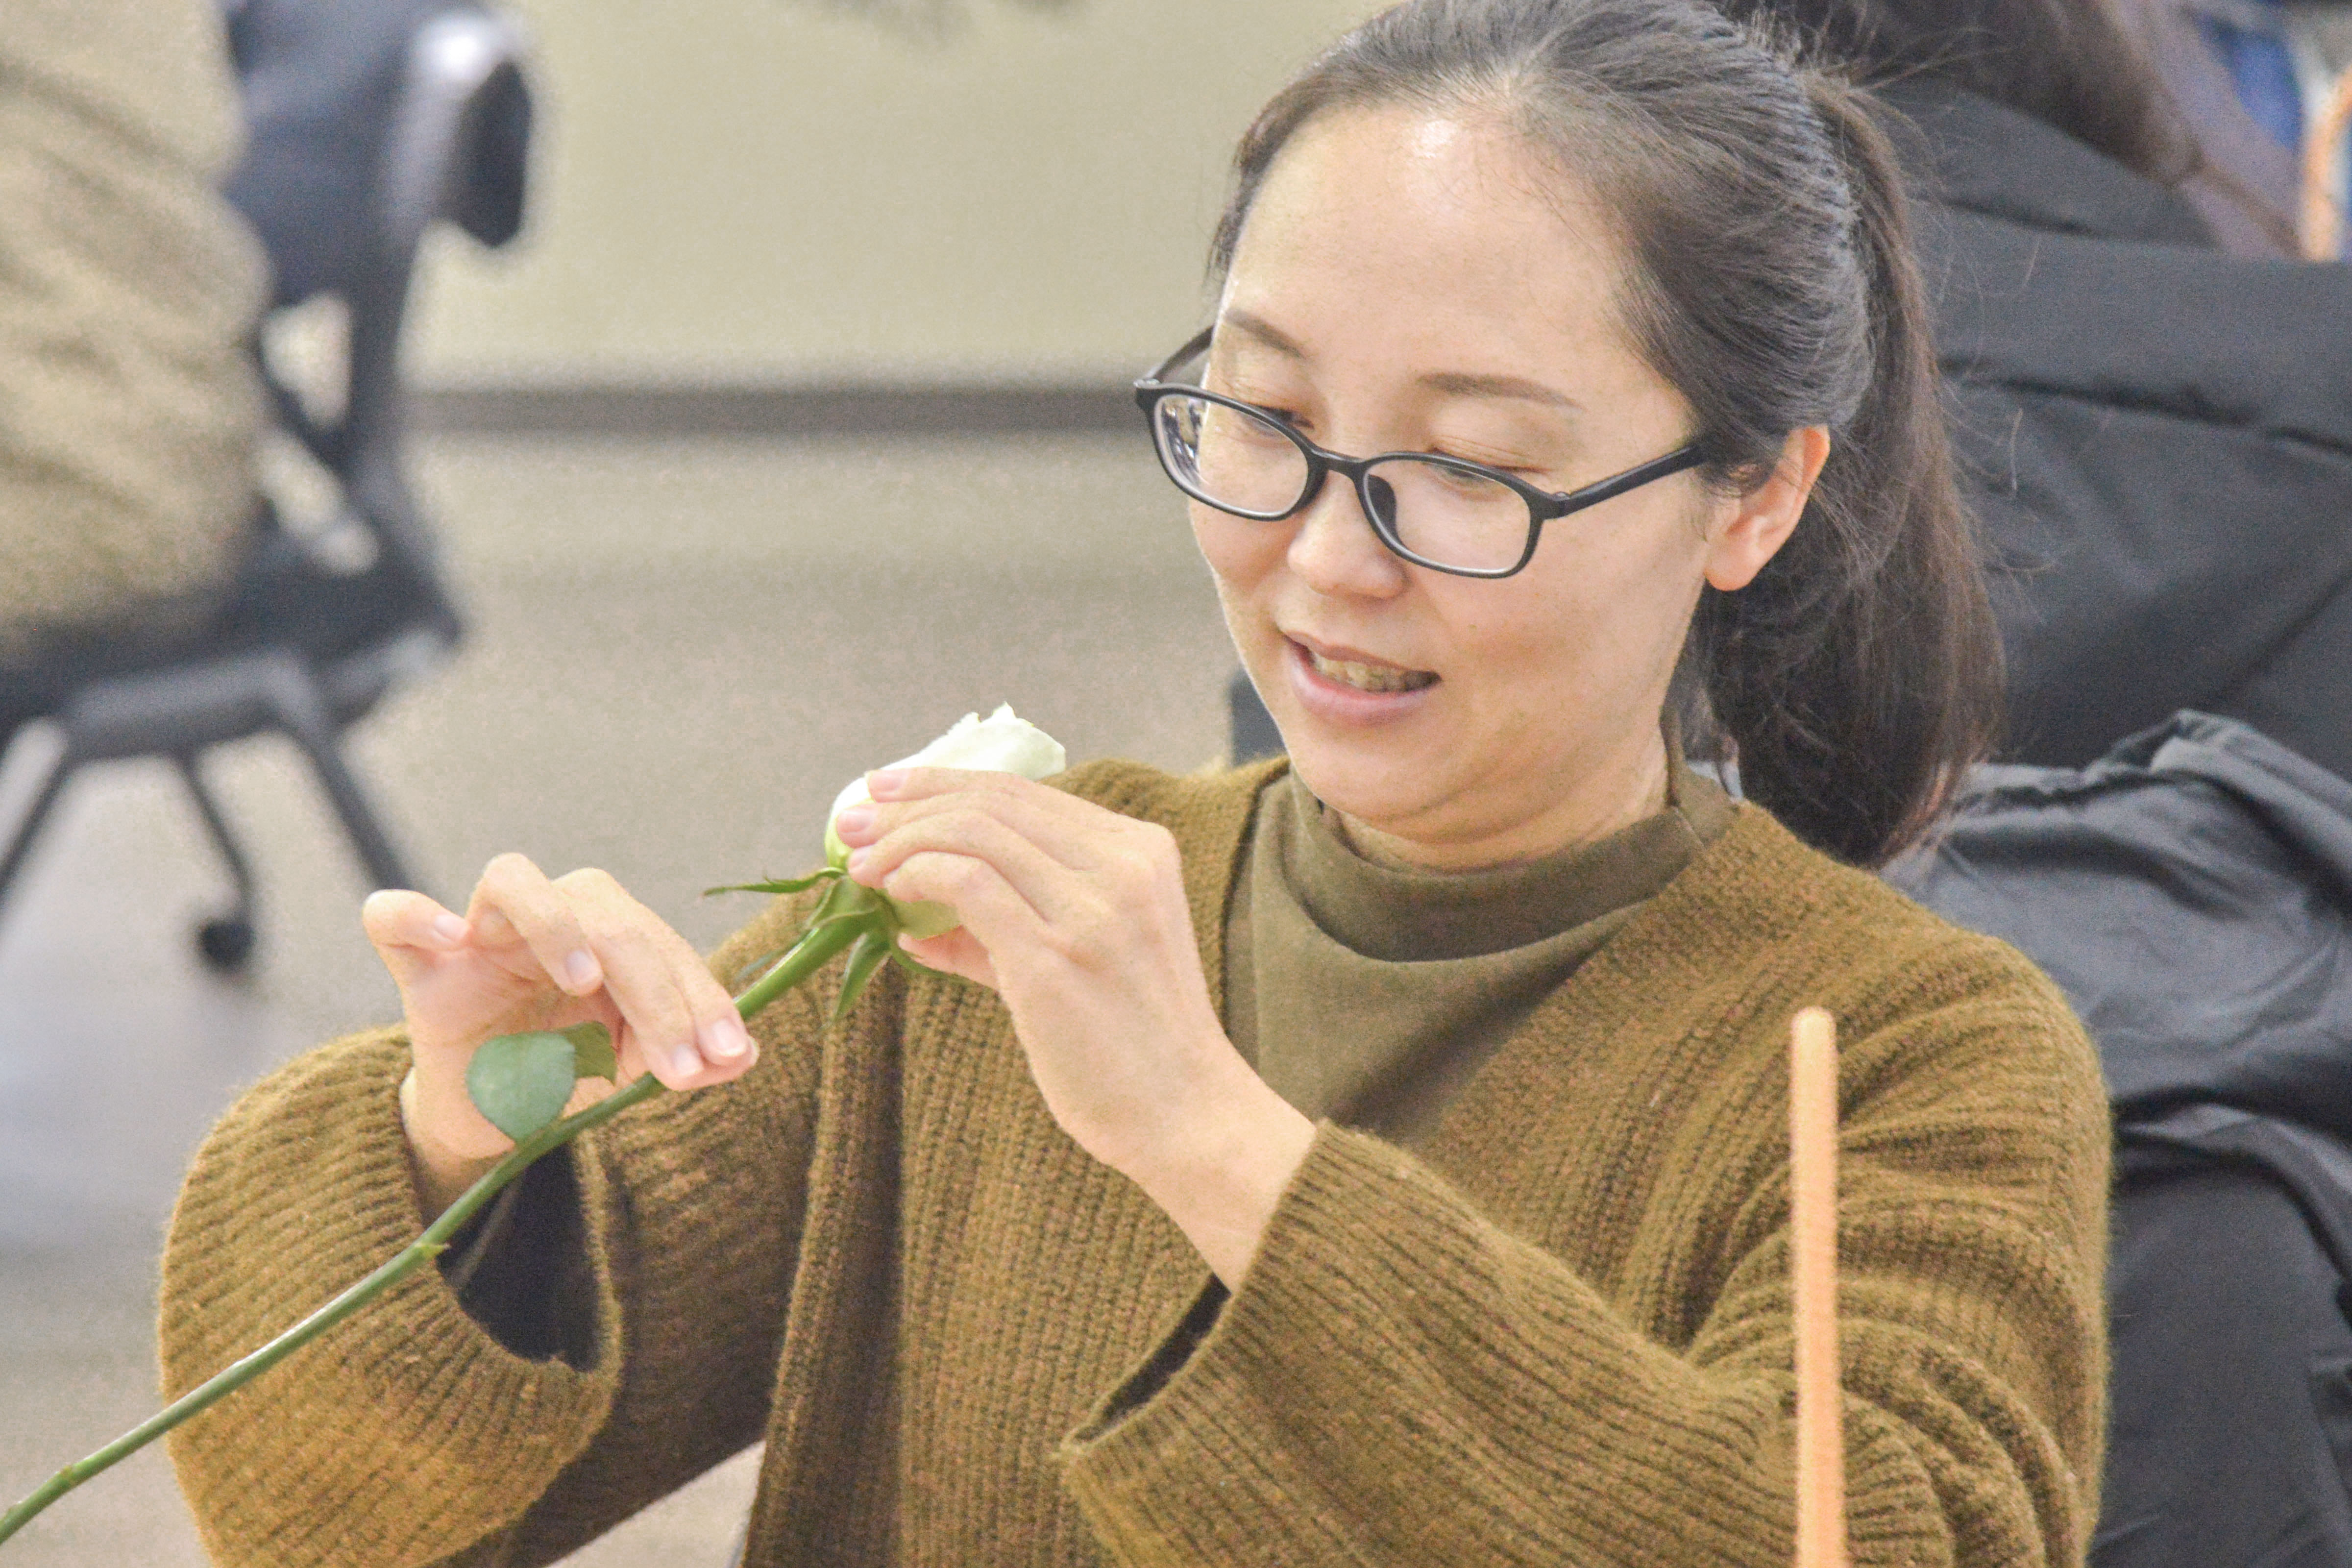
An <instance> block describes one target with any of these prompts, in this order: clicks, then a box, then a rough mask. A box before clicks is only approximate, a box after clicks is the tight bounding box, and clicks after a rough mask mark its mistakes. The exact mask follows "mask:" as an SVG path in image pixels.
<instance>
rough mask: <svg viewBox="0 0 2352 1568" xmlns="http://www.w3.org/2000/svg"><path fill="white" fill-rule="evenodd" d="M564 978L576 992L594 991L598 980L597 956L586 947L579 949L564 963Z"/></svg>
mask: <svg viewBox="0 0 2352 1568" xmlns="http://www.w3.org/2000/svg"><path fill="white" fill-rule="evenodd" d="M563 977H564V979H566V980H567V981H569V982H571V984H572V989H573V990H574V991H593V990H594V989H595V988H596V981H597V979H598V971H597V968H596V955H595V954H594V953H593V952H589V951H588V950H587V949H586V948H584V947H583V948H580V949H578V950H577V951H575V952H573V953H572V956H571V957H569V958H567V959H565V960H564V961H563Z"/></svg>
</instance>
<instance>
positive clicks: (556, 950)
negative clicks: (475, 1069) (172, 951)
mask: <svg viewBox="0 0 2352 1568" xmlns="http://www.w3.org/2000/svg"><path fill="white" fill-rule="evenodd" d="M361 919H362V923H363V924H364V925H365V926H366V928H367V934H368V940H369V941H370V942H373V943H374V944H375V950H376V952H377V954H378V955H379V956H381V957H382V958H383V963H384V967H385V968H387V969H389V970H390V971H391V972H392V978H393V982H394V984H396V985H398V986H399V988H400V1000H401V1005H402V1007H403V1009H404V1011H405V1012H406V1014H407V1020H408V1039H409V1048H410V1053H411V1064H412V1065H411V1067H410V1069H409V1075H408V1079H407V1080H406V1081H405V1082H404V1083H403V1084H402V1085H401V1091H400V1104H401V1117H402V1121H403V1122H404V1125H405V1126H406V1128H407V1131H408V1142H409V1147H410V1150H411V1152H413V1154H414V1155H415V1162H416V1172H417V1177H418V1186H419V1194H418V1195H419V1196H420V1197H421V1198H422V1199H423V1200H424V1204H425V1209H426V1211H427V1215H428V1217H430V1215H437V1214H438V1213H439V1212H440V1211H441V1210H443V1209H445V1208H446V1207H447V1206H448V1205H449V1204H450V1203H451V1202H453V1201H455V1200H456V1198H457V1195H458V1194H460V1193H462V1192H464V1191H465V1189H466V1188H467V1186H469V1185H471V1184H473V1182H474V1181H476V1180H477V1179H478V1178H479V1177H480V1176H481V1174H482V1173H484V1172H485V1171H487V1170H488V1168H489V1167H490V1166H491V1165H493V1164H495V1163H497V1162H498V1160H499V1157H500V1156H501V1155H503V1154H505V1153H506V1152H507V1151H508V1150H509V1149H511V1148H513V1147H514V1141H513V1140H512V1139H510V1138H509V1137H507V1135H506V1134H505V1133H503V1132H500V1131H499V1130H498V1129H497V1128H496V1127H493V1126H492V1125H490V1123H489V1121H488V1120H487V1119H486V1118H485V1117H484V1116H483V1115H482V1113H481V1112H480V1111H478V1110H475V1109H474V1102H473V1100H472V1099H471V1098H470V1097H469V1096H468V1095H467V1092H466V1069H467V1066H468V1065H469V1064H470V1063H471V1062H472V1061H473V1058H474V1052H475V1050H476V1049H477V1048H478V1047H480V1046H481V1044H482V1042H483V1041H485V1040H488V1039H490V1038H492V1037H496V1036H499V1035H505V1034H511V1033H514V1032H515V1031H517V1030H522V1029H562V1028H567V1027H569V1026H572V1025H573V1024H577V1023H582V1022H584V1021H586V1020H589V1019H593V1020H595V1021H597V1022H599V1023H602V1024H604V1026H606V1027H607V1028H609V1029H611V1030H612V1032H613V1044H614V1050H615V1052H616V1054H617V1056H618V1058H619V1061H620V1081H621V1082H622V1083H626V1082H628V1081H629V1080H630V1079H634V1078H635V1077H636V1076H637V1075H638V1074H640V1073H643V1072H646V1071H651V1072H652V1073H653V1075H654V1076H655V1077H656V1078H658V1079H661V1081H662V1082H663V1083H664V1084H666V1085H667V1086H668V1087H669V1088H671V1089H700V1088H703V1087H705V1086H707V1085H709V1084H714V1083H724V1082H727V1081H728V1080H730V1079H736V1078H740V1077H741V1076H742V1074H743V1073H744V1072H745V1071H746V1070H747V1069H748V1068H750V1067H751V1063H752V1061H753V1060H754V1059H755V1058H757V1056H758V1055H759V1052H758V1048H757V1047H754V1046H753V1045H752V1043H751V1033H750V1031H748V1030H747V1029H745V1028H744V1026H743V1020H742V1018H741V1017H740V1016H738V1014H737V1013H736V1011H735V1004H734V1002H733V1000H732V999H731V998H730V997H729V996H728V994H727V993H726V991H725V990H724V989H723V988H722V987H721V986H720V985H719V982H718V981H716V980H714V979H713V978H711V975H710V971H709V969H708V968H707V967H705V965H704V964H703V962H702V960H701V959H700V958H699V957H698V956H697V955H696V953H695V952H694V949H693V948H692V947H690V946H688V943H687V942H686V939H685V938H683V937H681V936H679V935H678V934H677V932H676V931H672V930H671V929H670V928H669V927H668V926H667V925H666V924H664V923H663V922H662V921H661V920H660V919H659V918H658V917H656V915H655V914H654V913H653V911H652V910H648V909H646V907H645V906H644V905H643V904H640V903H639V902H637V901H636V900H635V899H633V898H631V897H630V896H629V895H628V894H627V893H626V892H625V891H624V890H623V889H622V887H621V885H620V883H618V882H616V881H614V879H612V877H610V876H608V875H607V874H606V873H604V872H603V871H595V870H580V871H572V872H568V873H566V874H565V875H563V876H562V877H558V878H555V879H552V880H551V879H549V878H548V877H547V876H546V874H545V873H543V872H542V871H541V870H540V868H538V867H536V866H534V865H532V864H531V863H530V861H529V860H527V859H525V858H523V857H522V856H520V855H513V854H508V855H501V856H499V858H497V859H495V860H492V861H491V862H490V863H489V865H488V867H487V868H484V870H483V872H482V877H481V880H480V881H479V882H478V883H476V884H475V886H474V895H473V898H472V900H471V901H470V902H468V904H467V907H466V913H465V914H464V916H463V917H460V916H458V915H457V914H455V913H452V912H451V911H450V910H446V909H445V908H443V907H442V906H441V905H440V904H438V903H436V902H435V901H434V900H432V899H430V898H427V897H426V896H425V894H423V893H415V892H407V891H404V890H398V889H386V890H384V891H382V892H378V893H373V894H371V895H370V896H369V898H368V900H367V903H366V904H365V905H364V906H363V908H362V911H361ZM610 1092H611V1090H610V1089H597V1088H593V1087H591V1086H589V1085H586V1084H583V1086H582V1089H581V1092H580V1094H579V1095H578V1096H576V1097H575V1098H574V1101H573V1105H572V1109H574V1110H577V1109H579V1108H580V1107H581V1106H582V1105H585V1104H593V1102H594V1101H595V1100H599V1099H602V1098H603V1096H604V1094H606V1093H610Z"/></svg>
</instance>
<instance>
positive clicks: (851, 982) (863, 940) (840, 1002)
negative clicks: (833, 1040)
mask: <svg viewBox="0 0 2352 1568" xmlns="http://www.w3.org/2000/svg"><path fill="white" fill-rule="evenodd" d="M897 950H898V943H897V942H896V940H895V939H894V938H893V937H892V936H891V933H890V932H889V931H888V930H887V929H885V928H884V926H883V925H882V924H881V923H880V922H877V924H876V925H874V926H873V927H871V928H869V929H868V930H867V931H866V934H865V935H864V936H861V937H859V938H858V939H857V945H856V947H853V948H851V949H850V950H849V963H848V964H847V966H846V967H845V968H844V969H843V970H842V973H841V994H839V995H837V996H835V998H834V999H833V1019H832V1021H833V1022H834V1023H836V1024H838V1023H840V1022H841V1021H842V1020H843V1019H844V1018H846V1017H847V1016H849V1010H850V1009H851V1008H852V1007H855V1006H856V1005H857V998H858V997H860V996H861V995H863V994H865V992H866V982H868V981H870V980H872V979H873V978H874V972H875V971H876V970H877V969H880V968H881V967H882V964H883V961H884V960H886V959H887V958H888V957H889V956H890V954H891V953H893V952H896V951H897Z"/></svg>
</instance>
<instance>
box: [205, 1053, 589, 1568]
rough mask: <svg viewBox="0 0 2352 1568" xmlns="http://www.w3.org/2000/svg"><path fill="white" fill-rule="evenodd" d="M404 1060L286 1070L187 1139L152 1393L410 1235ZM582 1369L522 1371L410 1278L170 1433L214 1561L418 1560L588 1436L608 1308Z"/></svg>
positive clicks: (260, 1331)
mask: <svg viewBox="0 0 2352 1568" xmlns="http://www.w3.org/2000/svg"><path fill="white" fill-rule="evenodd" d="M407 1056H408V1053H407V1047H406V1044H405V1042H404V1040H402V1039H401V1038H400V1037H399V1036H398V1035H397V1034H394V1033H392V1032H385V1033H382V1034H378V1035H374V1036H363V1037H357V1038H354V1039H352V1040H348V1041H344V1042H341V1043H340V1044H338V1045H335V1046H331V1047H326V1048H324V1049H323V1050H320V1051H319V1052H316V1053H313V1054H312V1055H311V1056H309V1057H306V1058H302V1059H300V1060H299V1061H297V1062H295V1063H294V1064H292V1065H291V1066H289V1068H285V1069H283V1070H282V1071H281V1072H279V1073H278V1075H277V1076H276V1077H275V1078H273V1079H270V1080H268V1082H265V1083H264V1084H263V1085H262V1086H261V1087H260V1088H258V1089H256V1090H255V1091H254V1092H253V1093H252V1094H251V1095H249V1096H247V1099H246V1100H243V1101H241V1102H240V1103H239V1105H238V1107H237V1108H236V1110H234V1111H232V1112H231V1113H230V1115H229V1117H228V1118H227V1119H226V1121H224V1122H223V1124H222V1126H221V1128H220V1129H219V1130H218V1131H215V1134H214V1136H213V1137H212V1138H211V1139H210V1140H208V1141H207V1143H206V1146H205V1149H204V1150H203V1151H202V1152H199V1154H198V1156H197V1158H196V1162H195V1164H194V1168H193V1170H192V1171H191V1173H190V1175H189V1178H188V1182H187V1184H186V1187H185V1188H184V1191H183V1193H182V1195H181V1200H180V1204H179V1206H178V1209H177V1211H176V1212H175V1214H174V1215H173V1226H172V1235H171V1238H170V1242H169V1244H168V1247H167V1251H166V1255H165V1259H164V1279H163V1323H162V1338H163V1364H164V1376H165V1380H166V1383H167V1384H168V1385H169V1387H170V1389H171V1390H172V1391H173V1393H177V1392H179V1391H181V1390H183V1389H185V1388H187V1387H189V1386H192V1385H193V1384H196V1383H198V1382H200V1381H201V1380H202V1379H204V1378H205V1377H206V1376H209V1375H210V1374H211V1373H213V1372H215V1371H216V1370H218V1368H219V1367H221V1366H223V1365H226V1363H228V1362H230V1361H232V1360H234V1359H235V1358H236V1357H237V1356H239V1355H242V1354H244V1353H246V1352H248V1351H250V1350H252V1349H254V1348H255V1347H256V1346H257V1345H259V1344H261V1343H263V1342H266V1341H267V1340H268V1339H269V1338H271V1337H272V1336H274V1335H275V1334H277V1333H278V1332H279V1331H282V1330H283V1329H285V1328H286V1327H288V1326H289V1325H290V1324H292V1323H294V1322H295V1321H299V1319H300V1318H301V1317H303V1316H304V1315H305V1314H306V1313H308V1312H309V1311H310V1310H313V1309H314V1308H316V1307H317V1306H318V1305H319V1304H320V1303H321V1302H323V1301H325V1300H327V1299H328V1298H329V1297H331V1296H332V1295H333V1294H334V1293H335V1292H336V1291H338V1290H340V1289H343V1288H344V1287H346V1286H348V1285H349V1284H351V1283H352V1281H353V1280H356V1279H361V1278H362V1277H363V1276H365V1275H366V1274H367V1273H369V1272H370V1271H371V1270H373V1269H374V1268H377V1267H378V1266H379V1265H381V1264H383V1262H384V1261H385V1260H386V1259H388V1258H391V1257H393V1256H394V1254H396V1253H397V1252H399V1251H400V1250H401V1249H402V1248H403V1247H405V1246H407V1245H408V1244H409V1243H410V1242H411V1241H413V1240H414V1239H415V1237H416V1235H417V1233H418V1232H419V1231H420V1230H421V1229H422V1228H423V1225H424V1216H423V1215H422V1214H421V1213H420V1211H419V1208H418V1205H417V1200H416V1192H415V1182H414V1178H413V1175H412V1173H411V1169H410V1163H409V1156H408V1149H407V1143H406V1141H405V1139H404V1136H403V1135H402V1131H401V1125H400V1111H399V1103H398V1086H399V1082H400V1079H401V1077H402V1075H403V1074H404V1072H405V1071H406V1068H407ZM597 1294H598V1297H599V1300H598V1302H597V1312H596V1317H597V1320H598V1321H597V1327H596V1340H597V1347H596V1354H595V1355H594V1358H593V1363H592V1368H591V1370H588V1371H580V1370H576V1369H574V1368H573V1367H572V1366H568V1365H566V1364H564V1363H562V1362H560V1361H554V1360H547V1361H533V1360H526V1359H524V1358H523V1357H520V1356H518V1355H516V1354H514V1353H512V1352H509V1350H507V1349H506V1348H504V1347H503V1346H501V1345H500V1344H499V1342H498V1340H497V1339H496V1338H495V1337H494V1336H493V1335H492V1334H491V1333H489V1332H488V1331H486V1330H485V1328H484V1327H483V1326H482V1325H481V1324H480V1323H478V1322H477V1321H475V1320H474V1318H473V1317H472V1316H471V1315H469V1314H468V1313H467V1310H466V1309H465V1308H464V1306H463V1305H462V1304H461V1303H460V1302H459V1300H458V1299H457V1295H456V1294H455V1293H454V1292H453V1291H452V1290H451V1289H449V1286H448V1284H447V1282H446V1280H445V1279H444V1278H443V1276H442V1273H441V1271H440V1270H439V1269H438V1268H419V1269H417V1270H416V1271H415V1272H414V1273H412V1274H411V1275H409V1276H408V1277H407V1278H406V1279H404V1280H403V1281H401V1283H400V1284H398V1285H396V1286H394V1287H393V1288H392V1289H390V1290H388V1291H386V1292H385V1293H384V1294H383V1296H380V1297H378V1298H377V1299H376V1300H374V1301H373V1302H371V1303H370V1304H369V1305H368V1306H367V1307H365V1308H363V1309H362V1310H361V1311H360V1312H359V1313H357V1314H356V1315H355V1316H354V1317H353V1318H352V1319H351V1320H349V1321H346V1322H344V1323H342V1324H341V1325H339V1326H338V1327H337V1328H335V1329H334V1330H332V1331H329V1332H328V1333H327V1334H326V1335H324V1336H323V1337H321V1338H320V1339H319V1340H317V1341H314V1342H312V1343H310V1345H308V1346H306V1347H304V1348H303V1349H302V1350H301V1351H299V1352H297V1353H296V1354H294V1355H293V1356H291V1357H289V1358H288V1360H287V1361H285V1362H284V1363H281V1364H280V1365H279V1366H278V1367H277V1368H276V1369H274V1370H273V1371H272V1372H270V1373H268V1374H267V1375H266V1376H265V1377H264V1378H262V1379H261V1380H260V1381H259V1382H258V1383H257V1384H255V1385H254V1386H253V1387H251V1388H249V1389H247V1390H244V1391H241V1392H240V1393H238V1394H236V1395H233V1396H231V1397H229V1398H227V1399H226V1400H224V1401H222V1402H221V1403H220V1404H218V1405H214V1406H213V1407H211V1408H210V1409H208V1410H206V1411H205V1413H204V1414H203V1415H199V1416H197V1417H195V1418H194V1420H192V1421H191V1422H189V1423H188V1424H187V1425H186V1426H183V1427H181V1428H180V1429H179V1430H177V1431H176V1432H174V1433H173V1436H172V1443H171V1446H172V1453H173V1460H174V1462H175V1464H176V1465H177V1466H178V1468H179V1470H180V1474H181V1481H182V1485H183V1487H184V1488H185V1489H187V1490H188V1492H189V1493H190V1494H191V1496H195V1497H202V1498H204V1499H205V1500H207V1502H208V1504H209V1509H208V1511H207V1513H206V1514H205V1516H204V1517H202V1518H201V1520H200V1523H201V1525H202V1527H203V1530H204V1534H205V1542H206V1545H207V1546H208V1547H209V1548H210V1549H211V1552H212V1553H213V1555H214V1557H215V1560H216V1561H220V1562H223V1563H246V1562H261V1561H268V1562H270V1563H281V1564H301V1563H325V1562H327V1561H330V1560H333V1561H349V1560H352V1558H353V1557H354V1556H355V1555H356V1556H357V1557H361V1558H364V1559H365V1560H366V1561H369V1562H375V1563H425V1562H431V1561H434V1560H436V1559H437V1558H440V1557H444V1556H446V1555H449V1554H450V1553H452V1552H457V1551H458V1550H461V1549H463V1548H465V1547H467V1546H468V1545H471V1544H473V1543H475V1542H478V1541H480V1540H482V1539H483V1538H485V1537H487V1536H488V1535H490V1534H492V1533H495V1532H496V1531H499V1530H500V1529H502V1528H504V1527H506V1526H508V1525H509V1524H511V1523H513V1522H514V1521H515V1520H516V1519H518V1518H519V1517H520V1514H521V1512H522V1511H523V1510H524V1509H525V1508H526V1507H527V1506H528V1504H529V1502H530V1500H532V1499H535V1498H536V1497H538V1496H539V1494H540V1493H541V1492H542V1491H543V1490H545V1489H546V1488H547V1486H548V1485H549V1483H550V1482H551V1481H552V1480H553V1479H554V1478H555V1476H556V1474H557V1472H558V1471H559V1470H561V1469H562V1467H563V1466H564V1465H565V1464H566V1463H567V1462H568V1461H569V1460H570V1459H571V1458H573V1457H574V1456H575V1455H577V1454H578V1453H579V1452H580V1451H581V1450H582V1449H583V1447H585V1446H586V1445H587V1443H588V1441H589V1440H590V1438H591V1437H592V1436H593V1435H594V1433H595V1432H596V1430H597V1428H598V1427H599V1426H601V1425H602V1423H603V1421H604V1416H605V1414H606V1412H607V1410H608V1409H609V1407H610V1405H611V1403H612V1399H613V1395H614V1390H615V1387H616V1384H617V1377H616V1373H615V1371H614V1369H615V1368H616V1367H617V1365H618V1362H619V1349H618V1343H617V1315H618V1314H617V1310H616V1307H615V1304H614V1301H613V1300H611V1299H610V1297H609V1292H608V1291H607V1290H606V1289H604V1288H603V1287H602V1286H601V1285H600V1286H599V1288H598V1291H597Z"/></svg>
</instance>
